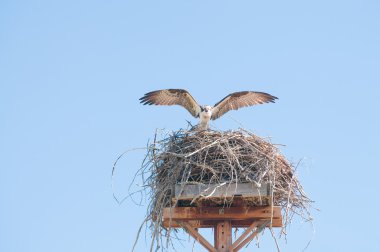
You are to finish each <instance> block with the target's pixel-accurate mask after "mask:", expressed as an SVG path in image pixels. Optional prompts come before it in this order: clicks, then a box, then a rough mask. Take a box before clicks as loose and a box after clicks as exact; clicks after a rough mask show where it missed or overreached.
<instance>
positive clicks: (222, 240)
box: [214, 220, 232, 252]
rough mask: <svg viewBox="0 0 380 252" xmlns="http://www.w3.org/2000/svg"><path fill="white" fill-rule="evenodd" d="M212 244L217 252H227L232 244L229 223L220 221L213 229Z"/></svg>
mask: <svg viewBox="0 0 380 252" xmlns="http://www.w3.org/2000/svg"><path fill="white" fill-rule="evenodd" d="M214 243H215V248H216V249H217V251H218V252H228V251H229V248H230V246H231V244H232V227H231V221H227V220H225V221H221V222H218V223H217V224H216V225H215V228H214Z"/></svg>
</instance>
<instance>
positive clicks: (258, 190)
mask: <svg viewBox="0 0 380 252" xmlns="http://www.w3.org/2000/svg"><path fill="white" fill-rule="evenodd" d="M174 192H175V193H174V194H175V195H174V197H175V199H177V200H191V199H194V198H197V197H203V198H222V197H227V198H228V197H234V196H242V197H271V195H272V187H271V186H270V184H261V185H260V186H258V185H257V184H255V183H226V184H222V185H220V184H193V185H192V184H186V185H182V184H177V185H175V188H174Z"/></svg>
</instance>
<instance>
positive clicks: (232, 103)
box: [211, 91, 278, 120]
mask: <svg viewBox="0 0 380 252" xmlns="http://www.w3.org/2000/svg"><path fill="white" fill-rule="evenodd" d="M276 99H278V98H277V97H275V96H272V95H270V94H267V93H262V92H253V91H243V92H236V93H232V94H229V95H227V96H226V97H225V98H223V99H222V100H221V101H220V102H218V103H217V104H215V106H214V108H213V110H212V116H211V119H212V120H215V119H217V118H219V117H221V116H222V115H224V114H225V113H227V112H228V111H230V110H237V109H239V108H242V107H248V106H253V105H257V104H263V103H268V102H272V103H274V101H275V100H276Z"/></svg>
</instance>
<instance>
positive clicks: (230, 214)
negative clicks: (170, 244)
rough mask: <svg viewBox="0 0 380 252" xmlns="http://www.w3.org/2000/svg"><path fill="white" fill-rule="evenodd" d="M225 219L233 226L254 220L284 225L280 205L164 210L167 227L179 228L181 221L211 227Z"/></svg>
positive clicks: (193, 225) (200, 226) (197, 226)
mask: <svg viewBox="0 0 380 252" xmlns="http://www.w3.org/2000/svg"><path fill="white" fill-rule="evenodd" d="M223 220H229V221H231V225H232V227H249V226H250V225H251V223H252V221H254V220H271V223H269V224H268V225H267V226H272V227H281V226H282V216H281V208H280V207H278V206H273V207H272V206H268V207H220V208H217V207H174V208H169V207H168V208H165V209H164V212H163V226H164V227H166V228H169V227H172V228H178V227H180V224H179V222H181V221H187V222H188V223H189V224H190V225H191V226H192V227H194V228H210V227H214V226H215V224H216V223H218V222H220V221H223Z"/></svg>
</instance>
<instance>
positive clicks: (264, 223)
mask: <svg viewBox="0 0 380 252" xmlns="http://www.w3.org/2000/svg"><path fill="white" fill-rule="evenodd" d="M269 222H270V220H266V221H262V222H261V223H260V226H258V227H257V228H256V230H255V232H253V233H252V234H250V235H249V236H248V237H247V238H246V239H245V240H243V241H242V242H241V243H239V244H236V245H235V246H232V251H233V252H237V251H239V250H240V249H242V248H243V247H244V246H245V245H246V244H247V243H248V242H250V241H252V239H253V238H255V236H256V235H257V234H259V233H260V232H261V231H262V230H263V229H264V228H265V227H266V225H267V224H268V223H269Z"/></svg>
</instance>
